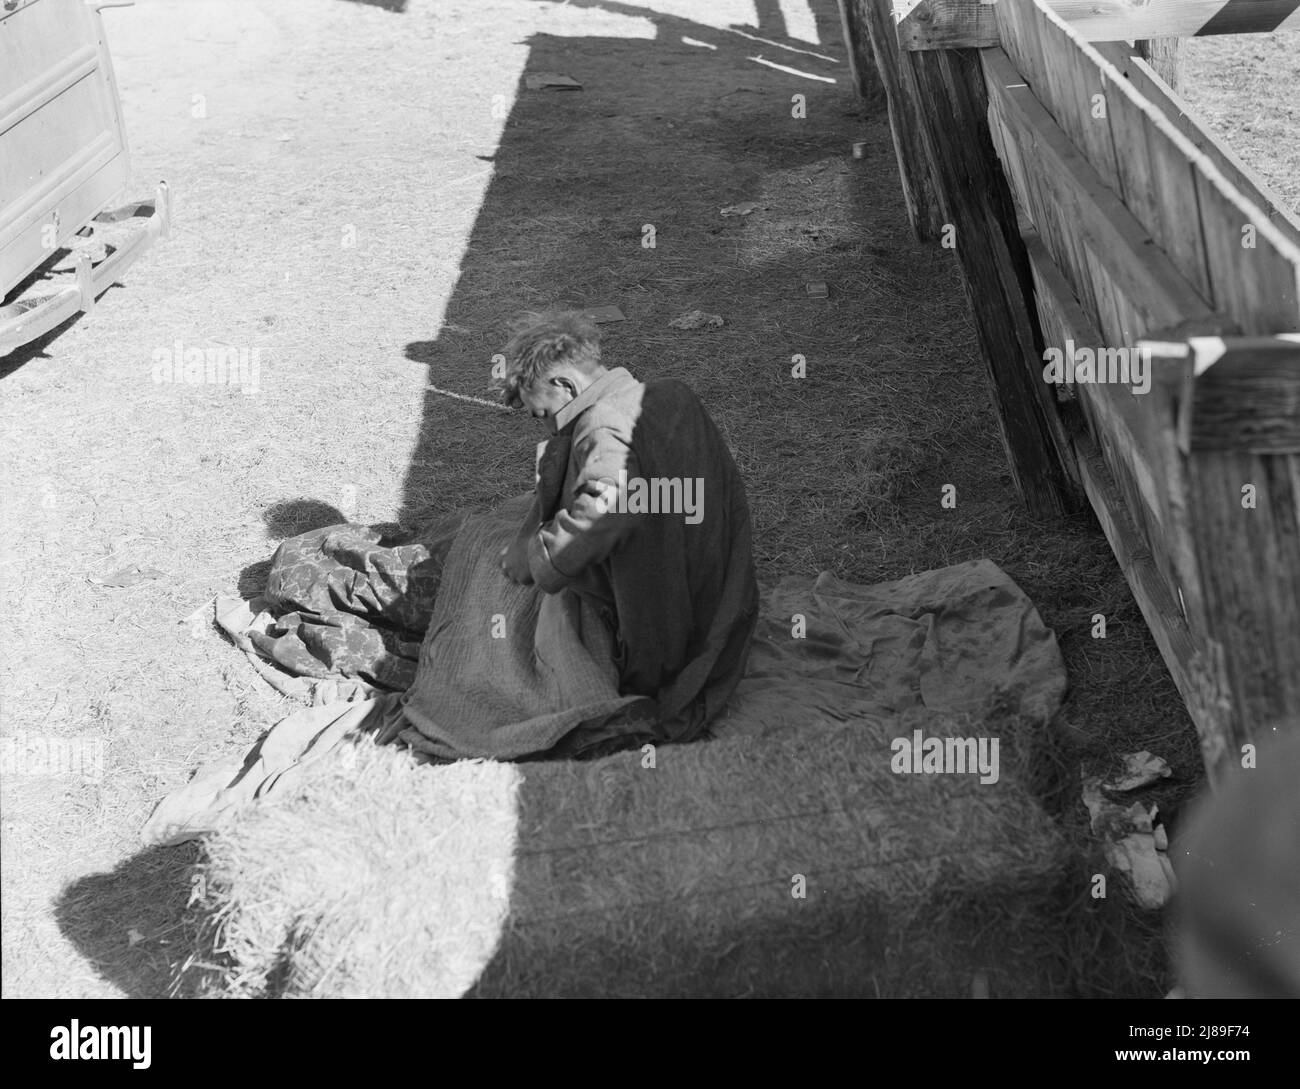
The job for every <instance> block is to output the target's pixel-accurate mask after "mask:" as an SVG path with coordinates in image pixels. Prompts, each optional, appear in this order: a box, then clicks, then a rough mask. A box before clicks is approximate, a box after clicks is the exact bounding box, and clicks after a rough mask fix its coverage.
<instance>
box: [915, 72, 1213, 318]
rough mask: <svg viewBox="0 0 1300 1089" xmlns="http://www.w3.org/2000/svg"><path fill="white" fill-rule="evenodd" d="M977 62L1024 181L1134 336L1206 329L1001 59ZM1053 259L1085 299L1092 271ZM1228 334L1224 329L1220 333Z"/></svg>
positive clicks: (1110, 195) (1063, 257) (1160, 258)
mask: <svg viewBox="0 0 1300 1089" xmlns="http://www.w3.org/2000/svg"><path fill="white" fill-rule="evenodd" d="M925 55H928V54H925ZM982 56H983V58H984V64H985V70H986V73H987V74H988V75H989V76H990V77H991V78H990V79H989V81H988V86H989V88H990V93H991V94H992V95H994V96H995V97H996V98H997V99H998V105H997V110H998V115H999V117H1000V118H1001V119H1002V121H1003V123H1004V124H1005V125H1006V126H1007V129H1008V139H1010V140H1012V141H1014V142H1016V143H1017V144H1018V145H1019V147H1020V153H1021V156H1022V159H1023V162H1024V163H1025V166H1026V168H1027V171H1028V173H1030V174H1031V175H1033V176H1034V177H1035V178H1036V181H1037V184H1039V185H1040V186H1041V187H1042V189H1043V191H1044V193H1045V194H1046V195H1047V196H1046V199H1047V200H1050V202H1051V203H1052V204H1054V205H1055V206H1056V207H1057V208H1058V209H1059V214H1060V215H1061V217H1062V219H1063V220H1064V222H1065V223H1067V224H1069V225H1070V229H1071V233H1072V234H1073V235H1074V236H1075V237H1076V238H1077V239H1078V240H1079V242H1080V243H1081V244H1082V245H1083V246H1084V247H1085V249H1086V250H1087V253H1088V255H1089V256H1090V258H1092V259H1093V260H1094V261H1095V262H1096V265H1097V266H1098V267H1100V268H1102V269H1104V270H1105V274H1106V277H1107V278H1108V279H1109V281H1110V282H1111V284H1113V287H1114V290H1115V291H1116V292H1117V293H1118V294H1119V295H1120V296H1121V297H1123V298H1125V299H1126V300H1127V301H1128V302H1129V303H1131V304H1132V307H1133V310H1134V312H1135V313H1136V314H1137V315H1138V316H1139V317H1140V319H1141V327H1140V328H1139V329H1137V330H1135V333H1136V335H1139V336H1141V335H1146V334H1148V333H1150V332H1151V331H1153V330H1155V329H1159V328H1162V327H1167V326H1172V325H1176V324H1178V323H1179V322H1182V321H1186V320H1189V319H1190V320H1197V321H1205V322H1207V323H1210V322H1211V319H1212V318H1213V314H1212V312H1211V310H1210V307H1209V306H1208V304H1207V302H1206V300H1205V299H1204V298H1202V297H1201V296H1200V294H1199V293H1198V292H1197V291H1196V289H1195V288H1194V287H1193V286H1192V285H1191V284H1189V283H1188V282H1187V280H1186V279H1185V278H1184V277H1183V276H1181V275H1180V274H1179V272H1178V270H1177V269H1176V268H1175V267H1174V265H1173V264H1172V262H1171V261H1170V260H1169V258H1168V257H1167V256H1166V255H1165V254H1164V253H1163V251H1161V249H1160V247H1159V246H1157V245H1156V244H1155V243H1154V240H1153V239H1152V238H1151V236H1150V234H1149V233H1148V232H1147V231H1146V230H1145V228H1144V227H1143V225H1142V224H1141V223H1140V222H1139V221H1138V220H1137V218H1136V217H1135V216H1134V215H1133V213H1132V212H1130V211H1129V210H1128V208H1127V207H1125V205H1124V202H1123V201H1122V200H1121V199H1120V198H1119V196H1118V195H1117V194H1116V193H1115V192H1114V191H1113V190H1112V189H1110V188H1109V187H1108V186H1107V185H1106V184H1105V182H1104V181H1103V180H1102V178H1101V177H1100V176H1099V175H1098V173H1097V171H1096V170H1094V169H1093V168H1092V165H1091V164H1090V163H1089V162H1088V160H1087V159H1086V158H1085V157H1084V155H1083V154H1082V153H1081V152H1080V151H1079V150H1078V148H1076V147H1075V146H1074V144H1073V142H1072V141H1071V140H1070V138H1069V137H1068V136H1066V134H1065V133H1064V132H1063V131H1062V130H1061V128H1060V126H1059V125H1057V124H1056V122H1055V121H1054V120H1053V119H1052V117H1051V115H1050V114H1048V113H1047V111H1046V110H1045V109H1044V108H1043V107H1042V105H1041V104H1040V103H1039V102H1038V100H1037V99H1036V98H1035V97H1034V95H1033V93H1032V92H1031V91H1030V89H1029V88H1027V87H1025V86H1024V85H1023V81H1022V80H1021V79H1020V78H1019V76H1018V75H1017V74H1016V72H1015V69H1014V68H1013V67H1012V65H1011V62H1010V61H1009V60H1008V59H1007V57H1006V54H1004V53H1002V51H1001V50H985V51H984V52H983V54H982ZM1040 202H1041V201H1040ZM1052 257H1053V258H1054V260H1055V261H1056V262H1057V264H1058V265H1060V266H1061V268H1062V270H1063V271H1064V272H1065V273H1066V275H1067V278H1068V279H1069V281H1070V283H1071V284H1072V285H1073V286H1074V287H1075V288H1076V292H1078V293H1079V294H1085V292H1084V291H1082V290H1080V285H1081V284H1084V283H1086V282H1088V281H1090V280H1091V279H1092V278H1093V273H1092V271H1091V269H1090V267H1079V264H1078V262H1077V260H1076V261H1074V262H1071V261H1070V257H1071V255H1070V254H1069V253H1062V252H1053V254H1052ZM1095 318H1096V315H1094V320H1095ZM1228 328H1229V326H1228V323H1224V326H1223V329H1224V331H1228Z"/></svg>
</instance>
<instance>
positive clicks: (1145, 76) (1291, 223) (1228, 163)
mask: <svg viewBox="0 0 1300 1089" xmlns="http://www.w3.org/2000/svg"><path fill="white" fill-rule="evenodd" d="M1094 48H1096V49H1097V51H1098V52H1099V53H1101V54H1102V56H1104V57H1105V58H1106V59H1107V60H1108V61H1110V62H1111V63H1112V64H1114V65H1115V67H1116V68H1118V69H1119V70H1120V71H1121V72H1123V73H1124V75H1125V76H1126V77H1127V78H1128V80H1129V82H1130V83H1132V84H1133V86H1134V88H1135V89H1136V90H1137V92H1138V93H1139V94H1140V95H1142V97H1143V98H1145V99H1146V100H1147V101H1148V102H1150V103H1151V104H1152V105H1154V106H1155V107H1156V109H1158V110H1159V111H1160V112H1161V113H1162V114H1164V116H1165V119H1166V120H1167V121H1168V122H1169V123H1170V124H1171V125H1173V126H1174V128H1176V129H1177V130H1178V131H1179V132H1181V133H1182V134H1183V135H1184V136H1185V137H1187V139H1188V141H1189V142H1190V143H1191V144H1192V146H1193V147H1194V148H1196V150H1197V151H1199V152H1200V153H1201V154H1202V155H1204V156H1205V157H1206V158H1207V159H1209V160H1210V162H1212V163H1213V164H1214V165H1215V166H1216V167H1218V169H1219V171H1220V173H1222V174H1223V176H1224V177H1225V178H1227V179H1228V181H1229V183H1231V184H1232V185H1233V186H1234V187H1235V188H1236V189H1237V190H1238V191H1239V192H1240V193H1241V194H1242V196H1244V197H1245V198H1246V199H1247V200H1249V201H1250V202H1251V203H1252V204H1254V205H1255V206H1256V207H1257V208H1259V210H1260V211H1262V212H1263V213H1264V214H1265V215H1266V216H1267V217H1268V221H1269V222H1270V223H1272V224H1273V226H1274V227H1276V228H1277V229H1278V230H1279V231H1281V233H1282V234H1283V235H1284V236H1285V237H1286V238H1287V239H1288V240H1289V241H1291V242H1293V243H1295V244H1296V245H1298V246H1300V217H1297V216H1296V215H1294V214H1293V213H1292V212H1291V211H1290V210H1289V209H1288V208H1287V207H1286V205H1285V203H1284V202H1283V201H1282V200H1281V198H1280V197H1278V195H1277V194H1276V193H1274V192H1273V191H1272V190H1271V189H1270V188H1269V186H1268V183H1267V182H1265V181H1264V180H1263V179H1262V178H1261V177H1260V176H1259V175H1258V174H1256V173H1255V171H1254V170H1252V169H1251V168H1250V167H1249V166H1247V165H1246V164H1245V163H1244V162H1242V161H1241V160H1240V159H1239V158H1237V156H1236V155H1235V154H1233V152H1232V149H1231V148H1229V147H1228V146H1227V145H1225V144H1222V143H1220V142H1219V141H1218V140H1216V139H1215V138H1214V137H1213V136H1212V135H1210V133H1209V132H1207V131H1206V130H1205V129H1204V128H1202V127H1201V124H1200V122H1198V121H1197V120H1196V118H1195V116H1194V115H1193V114H1192V112H1191V107H1190V106H1188V104H1187V102H1186V100H1184V99H1183V98H1182V97H1181V96H1180V95H1178V94H1177V93H1176V92H1175V91H1174V90H1172V89H1171V88H1170V87H1169V85H1168V84H1167V83H1166V82H1165V81H1164V80H1162V79H1161V78H1160V76H1159V75H1158V74H1157V73H1156V72H1155V71H1154V70H1153V69H1152V67H1151V66H1150V65H1149V64H1148V63H1147V62H1146V61H1144V60H1143V59H1142V58H1141V57H1138V56H1134V55H1133V54H1132V52H1131V50H1129V49H1128V47H1127V46H1126V45H1125V44H1124V43H1122V42H1109V43H1101V44H1098V45H1096V46H1094Z"/></svg>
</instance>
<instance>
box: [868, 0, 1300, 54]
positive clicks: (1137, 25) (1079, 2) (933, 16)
mask: <svg viewBox="0 0 1300 1089" xmlns="http://www.w3.org/2000/svg"><path fill="white" fill-rule="evenodd" d="M1024 3H1027V0H1000V2H998V3H990V2H988V0H983V2H981V0H895V2H894V5H893V7H894V12H893V15H894V20H895V22H896V23H897V26H898V37H899V41H900V42H901V43H902V45H903V48H904V49H906V50H928V49H968V48H972V47H977V48H984V47H987V46H991V45H997V44H998V41H999V39H998V27H997V23H996V21H995V14H994V8H999V7H1012V6H1020V5H1022V4H1024ZM1046 4H1047V6H1048V7H1050V8H1051V9H1052V10H1053V11H1054V12H1055V13H1056V15H1057V16H1058V17H1059V18H1060V19H1062V20H1063V21H1065V22H1067V23H1069V24H1070V25H1071V26H1072V27H1073V28H1074V29H1075V30H1076V31H1077V32H1078V33H1079V35H1080V37H1082V38H1083V39H1084V40H1085V41H1094V42H1096V41H1100V42H1114V41H1130V42H1131V41H1136V40H1139V39H1151V38H1169V37H1174V38H1178V37H1193V36H1198V35H1204V34H1261V33H1269V32H1271V31H1274V30H1296V29H1300V0H1146V2H1138V0H1046ZM1003 42H1004V43H1005V39H1003Z"/></svg>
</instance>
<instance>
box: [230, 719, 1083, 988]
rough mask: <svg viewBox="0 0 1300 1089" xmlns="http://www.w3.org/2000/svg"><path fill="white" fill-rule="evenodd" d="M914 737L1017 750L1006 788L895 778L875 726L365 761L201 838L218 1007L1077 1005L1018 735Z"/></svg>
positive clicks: (965, 730) (1063, 857) (1051, 850)
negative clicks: (538, 757)
mask: <svg viewBox="0 0 1300 1089" xmlns="http://www.w3.org/2000/svg"><path fill="white" fill-rule="evenodd" d="M895 727H897V731H898V733H899V735H900V736H902V735H904V734H905V733H906V732H907V731H910V730H911V729H913V728H922V729H923V730H924V731H925V732H926V733H927V735H931V736H972V735H977V734H985V735H989V734H992V735H998V734H1001V736H1002V739H1003V740H1002V746H1003V748H1002V751H1003V754H1004V755H1003V757H1002V775H1001V778H1000V779H999V781H998V783H997V784H995V785H986V786H982V785H980V784H979V782H978V780H977V777H974V776H958V775H939V776H935V775H931V776H925V775H896V774H894V773H893V772H892V771H891V770H890V745H889V742H890V739H891V737H889V736H885V733H884V732H882V731H881V729H879V728H875V727H871V726H868V725H865V724H853V725H845V726H835V727H817V728H804V729H799V728H792V729H791V730H790V731H789V732H788V733H786V734H784V735H781V736H775V737H773V736H769V737H766V738H764V739H762V740H761V741H760V740H758V739H753V738H740V739H736V740H723V741H710V742H703V743H699V744H693V745H684V746H676V747H673V746H669V747H664V748H660V749H659V750H658V751H657V752H656V753H655V754H654V756H655V759H654V764H655V766H654V767H647V766H645V765H646V764H647V763H648V762H649V761H648V760H647V758H646V757H645V756H643V754H642V753H639V752H632V753H622V754H618V755H615V756H611V757H607V758H604V759H601V760H595V761H590V762H536V763H528V764H523V765H503V764H496V763H490V762H488V763H483V762H473V763H462V764H454V765H450V766H445V767H416V766H415V765H414V764H413V763H412V762H411V761H410V760H409V758H408V757H406V756H405V755H403V754H402V753H399V752H395V751H391V750H388V749H375V748H374V747H373V746H362V747H361V748H359V749H357V750H355V751H354V752H351V753H350V754H345V755H344V756H342V757H340V758H339V760H338V761H337V764H336V766H335V767H334V768H332V769H331V770H330V771H329V772H327V773H325V774H323V775H322V776H321V777H320V778H316V779H313V780H311V781H310V782H309V783H307V784H305V785H304V786H303V787H302V788H300V789H299V790H298V791H297V792H296V793H295V794H294V795H293V796H291V797H290V798H288V799H286V800H284V801H282V802H280V803H279V804H275V805H273V806H269V807H265V808H262V809H254V810H252V811H250V812H249V813H248V814H247V815H245V816H244V817H243V818H242V819H240V820H239V821H237V822H236V823H235V824H234V825H232V826H231V827H229V828H228V829H226V830H225V831H223V832H221V833H219V834H217V835H214V836H213V837H211V839H210V840H209V841H208V844H207V850H208V857H209V862H208V866H207V873H208V880H209V897H208V902H207V903H206V905H205V909H206V911H207V912H208V913H209V914H210V915H211V918H212V924H211V925H212V927H213V931H214V937H216V938H217V941H218V944H219V946H220V948H222V949H223V950H224V951H225V953H226V954H227V956H228V959H229V966H228V968H227V969H226V970H225V971H223V972H222V973H220V975H219V976H218V977H215V978H213V979H212V980H211V986H210V987H209V990H210V991H211V992H212V993H216V994H221V995H231V996H234V995H239V996H247V995H267V996H272V995H273V996H322V997H323V996H354V995H367V996H371V997H377V996H389V997H397V996H416V995H428V996H432V995H449V994H460V993H463V992H466V991H470V993H472V994H475V995H480V996H486V995H511V996H524V995H600V996H607V997H610V996H618V995H625V996H632V995H743V994H763V995H813V994H824V995H853V994H858V995H867V996H871V995H877V994H878V995H882V996H938V995H948V996H963V995H966V994H969V993H970V988H971V985H972V980H973V979H974V978H975V976H976V975H977V974H982V975H983V977H984V978H985V979H986V980H987V981H988V986H989V989H990V991H991V993H992V995H993V996H994V997H998V996H1008V995H1056V994H1064V993H1066V992H1067V989H1068V987H1069V980H1068V969H1067V966H1066V965H1065V964H1064V963H1063V961H1062V958H1061V956H1060V948H1061V936H1060V933H1059V925H1058V924H1059V915H1058V912H1057V911H1056V906H1057V903H1056V901H1057V900H1058V899H1059V884H1060V881H1061V877H1062V874H1063V872H1064V871H1065V870H1066V869H1068V868H1069V862H1070V860H1069V857H1068V853H1067V851H1066V849H1065V846H1064V843H1063V840H1062V837H1061V835H1060V833H1059V832H1058V830H1057V829H1056V828H1055V826H1054V825H1053V823H1052V822H1051V821H1050V820H1049V819H1048V818H1047V817H1046V816H1045V815H1044V813H1043V811H1042V809H1041V808H1040V807H1039V805H1038V804H1037V802H1036V801H1035V799H1034V798H1033V796H1032V794H1031V793H1030V791H1029V790H1028V789H1027V788H1026V786H1025V778H1026V777H1027V776H1028V775H1030V774H1032V770H1031V769H1030V766H1029V762H1028V761H1029V757H1028V756H1027V755H1025V754H1026V753H1027V752H1028V750H1029V748H1030V747H1029V746H1026V745H1024V744H1023V741H1024V738H1023V731H1024V730H1025V729H1026V726H1025V724H1024V723H1023V722H1021V721H1019V720H1015V719H1012V718H1004V719H997V720H992V721H988V722H983V721H980V720H974V719H971V718H969V717H968V716H937V715H935V714H933V713H931V712H924V713H917V714H911V715H908V716H904V719H903V720H900V721H899V722H898V723H893V724H890V726H889V729H888V733H889V734H890V735H892V733H893V732H894V728H895ZM349 765H351V766H349ZM801 886H802V888H801ZM801 891H803V892H804V895H802V896H801V895H798V893H799V892H801Z"/></svg>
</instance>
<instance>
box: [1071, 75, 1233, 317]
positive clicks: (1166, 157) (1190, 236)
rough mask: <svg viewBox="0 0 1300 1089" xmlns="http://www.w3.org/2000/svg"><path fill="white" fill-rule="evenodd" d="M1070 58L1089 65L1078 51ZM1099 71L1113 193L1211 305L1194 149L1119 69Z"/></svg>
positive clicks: (1211, 297) (1212, 301)
mask: <svg viewBox="0 0 1300 1089" xmlns="http://www.w3.org/2000/svg"><path fill="white" fill-rule="evenodd" d="M1070 52H1072V53H1074V54H1075V55H1076V56H1078V57H1080V59H1081V60H1083V61H1085V62H1087V63H1090V62H1089V61H1088V58H1086V57H1084V55H1083V54H1082V53H1081V52H1080V51H1079V50H1077V49H1071V50H1070ZM1104 70H1105V71H1106V72H1109V73H1110V75H1111V78H1112V85H1111V88H1110V89H1111V92H1112V93H1110V94H1109V95H1108V96H1107V114H1108V116H1109V119H1110V130H1111V134H1112V137H1113V139H1114V142H1115V149H1116V152H1117V154H1118V164H1119V185H1118V192H1119V194H1120V196H1121V197H1123V199H1124V203H1125V204H1126V205H1127V206H1128V208H1129V210H1130V211H1132V212H1133V214H1134V215H1135V216H1136V217H1137V219H1138V221H1139V222H1140V223H1141V224H1142V225H1143V226H1144V227H1145V228H1146V229H1147V230H1148V231H1149V232H1150V233H1151V236H1152V237H1153V238H1154V239H1155V240H1156V242H1157V244H1158V245H1159V246H1160V248H1161V249H1162V250H1164V252H1165V253H1166V254H1168V256H1169V259H1170V260H1171V261H1172V262H1173V264H1174V266H1175V267H1176V268H1177V269H1178V271H1179V272H1180V273H1182V275H1183V276H1184V277H1185V278H1186V279H1187V280H1188V281H1190V282H1191V283H1192V284H1193V285H1194V286H1195V287H1196V289H1197V291H1199V292H1200V294H1201V295H1202V296H1204V297H1205V299H1206V300H1208V301H1209V302H1211V304H1213V303H1214V301H1215V300H1214V296H1213V294H1212V292H1211V286H1210V274H1209V265H1208V260H1207V257H1206V251H1205V238H1204V235H1203V233H1202V228H1201V216H1200V202H1199V201H1198V199H1197V194H1196V185H1195V179H1194V173H1195V167H1194V165H1193V162H1192V157H1194V156H1195V155H1196V149H1195V147H1193V145H1192V144H1191V143H1190V141H1188V140H1187V139H1186V138H1185V137H1183V136H1182V135H1181V134H1180V133H1179V132H1178V130H1177V129H1175V128H1174V127H1173V126H1172V125H1170V124H1169V123H1167V122H1166V121H1165V119H1164V117H1163V115H1162V114H1161V113H1160V112H1159V111H1158V110H1157V109H1156V108H1155V107H1154V106H1153V105H1152V104H1150V103H1148V102H1146V100H1145V99H1143V98H1142V96H1141V95H1139V94H1138V93H1137V92H1136V88H1134V87H1133V85H1132V83H1131V82H1130V81H1128V80H1126V79H1125V78H1124V77H1123V75H1122V74H1121V73H1120V72H1119V70H1118V69H1116V68H1114V66H1112V65H1110V64H1109V63H1107V64H1106V65H1105V69H1104ZM1116 83H1119V84H1122V85H1123V86H1116V85H1115V84H1116Z"/></svg>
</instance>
